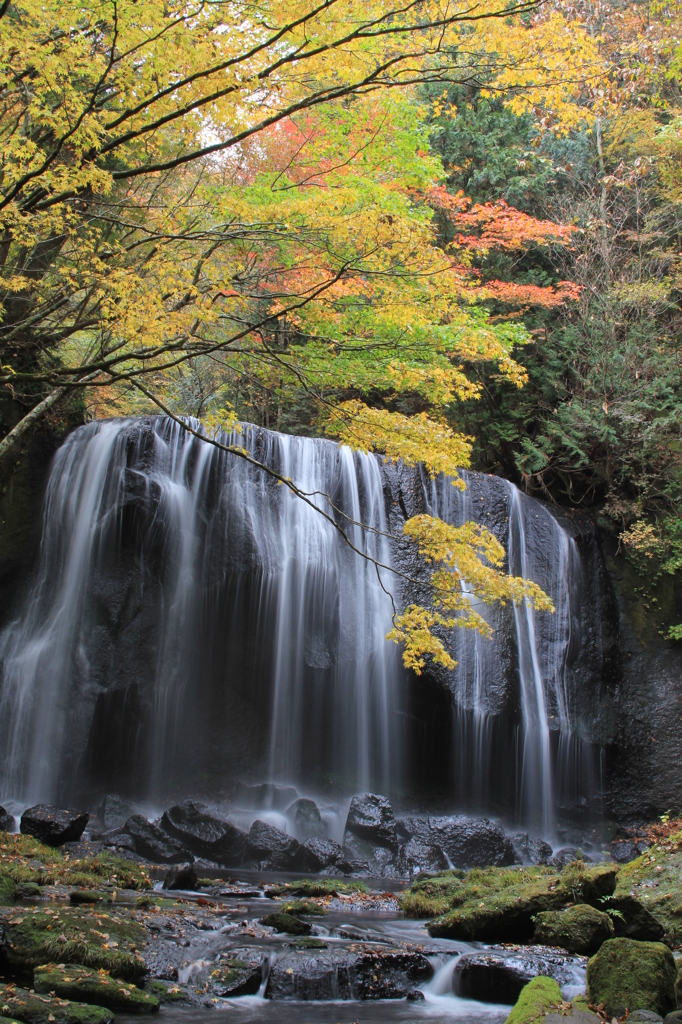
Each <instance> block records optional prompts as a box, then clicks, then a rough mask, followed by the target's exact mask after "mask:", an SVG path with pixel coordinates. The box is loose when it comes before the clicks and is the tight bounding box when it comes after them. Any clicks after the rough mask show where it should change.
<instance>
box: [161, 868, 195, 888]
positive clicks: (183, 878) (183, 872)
mask: <svg viewBox="0 0 682 1024" xmlns="http://www.w3.org/2000/svg"><path fill="white" fill-rule="evenodd" d="M198 881H199V879H198V878H197V873H196V870H195V868H194V865H193V864H174V865H173V867H172V868H171V869H170V871H169V872H168V874H167V875H166V877H165V878H164V880H163V887H164V889H196V887H197V883H198Z"/></svg>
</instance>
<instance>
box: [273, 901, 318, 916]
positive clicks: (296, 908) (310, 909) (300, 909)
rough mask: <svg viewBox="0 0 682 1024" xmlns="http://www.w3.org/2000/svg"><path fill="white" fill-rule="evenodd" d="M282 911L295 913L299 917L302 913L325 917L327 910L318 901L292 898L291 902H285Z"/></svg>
mask: <svg viewBox="0 0 682 1024" xmlns="http://www.w3.org/2000/svg"><path fill="white" fill-rule="evenodd" d="M282 913H283V914H294V915H295V916H296V917H299V916H300V915H301V914H311V915H312V916H313V917H324V915H325V914H326V913H327V911H326V910H324V908H323V907H320V906H319V905H318V904H317V903H311V902H310V900H291V901H290V902H289V903H285V904H284V905H283V906H282Z"/></svg>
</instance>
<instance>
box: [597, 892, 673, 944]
mask: <svg viewBox="0 0 682 1024" xmlns="http://www.w3.org/2000/svg"><path fill="white" fill-rule="evenodd" d="M604 906H605V907H607V908H608V909H609V910H616V911H618V912H619V913H618V914H616V915H615V916H614V917H613V918H612V919H613V927H614V931H615V933H616V936H618V937H620V936H623V937H625V938H626V939H638V940H639V941H640V942H661V940H662V939H663V936H664V934H665V929H664V928H663V925H662V924H661V923H660V921H657V920H656V918H655V917H654V915H653V914H652V913H651V912H650V911H649V910H647V908H646V907H645V906H644V904H643V903H640V901H639V900H638V899H637V898H636V897H635V896H630V895H624V896H612V897H611V898H610V899H609V901H608V903H606V904H604Z"/></svg>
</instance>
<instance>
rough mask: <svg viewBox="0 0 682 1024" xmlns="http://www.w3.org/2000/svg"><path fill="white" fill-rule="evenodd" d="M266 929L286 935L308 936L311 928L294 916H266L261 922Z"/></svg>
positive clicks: (280, 914) (282, 914) (281, 914)
mask: <svg viewBox="0 0 682 1024" xmlns="http://www.w3.org/2000/svg"><path fill="white" fill-rule="evenodd" d="M261 923H262V924H264V925H265V926H266V927H267V928H274V929H275V931H276V932H284V933H285V934H286V935H310V932H311V927H310V925H309V924H308V922H307V921H302V920H301V919H300V917H296V915H295V914H284V913H277V914H266V915H265V917H264V918H263V919H262V921H261Z"/></svg>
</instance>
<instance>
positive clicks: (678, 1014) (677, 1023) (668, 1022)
mask: <svg viewBox="0 0 682 1024" xmlns="http://www.w3.org/2000/svg"><path fill="white" fill-rule="evenodd" d="M635 1012H636V1011H635ZM628 1019H629V1018H628ZM663 1020H664V1021H665V1024H682V1010H673V1011H672V1013H668V1014H666V1015H665V1017H664V1018H663Z"/></svg>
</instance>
